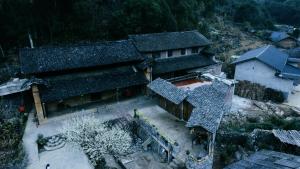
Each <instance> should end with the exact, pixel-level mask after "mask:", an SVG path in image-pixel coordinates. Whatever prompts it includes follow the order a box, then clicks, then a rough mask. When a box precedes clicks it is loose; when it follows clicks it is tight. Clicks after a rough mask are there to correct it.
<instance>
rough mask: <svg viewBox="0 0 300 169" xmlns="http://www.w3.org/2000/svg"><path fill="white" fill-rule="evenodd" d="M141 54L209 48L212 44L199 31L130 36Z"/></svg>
mask: <svg viewBox="0 0 300 169" xmlns="http://www.w3.org/2000/svg"><path fill="white" fill-rule="evenodd" d="M129 38H130V39H132V40H133V41H134V43H135V45H136V47H137V48H138V50H139V51H141V52H154V51H163V50H170V49H181V48H191V47H200V46H207V45H209V44H210V43H211V42H210V41H209V40H208V39H207V38H206V37H204V36H203V35H202V34H201V33H199V32H198V31H186V32H164V33H151V34H140V35H129Z"/></svg>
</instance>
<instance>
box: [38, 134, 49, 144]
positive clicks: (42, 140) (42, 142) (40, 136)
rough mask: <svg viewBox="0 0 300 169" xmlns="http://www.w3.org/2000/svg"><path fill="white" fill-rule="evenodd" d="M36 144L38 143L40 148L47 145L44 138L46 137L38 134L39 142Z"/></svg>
mask: <svg viewBox="0 0 300 169" xmlns="http://www.w3.org/2000/svg"><path fill="white" fill-rule="evenodd" d="M36 143H37V144H38V145H39V146H44V145H46V143H47V140H46V139H45V138H44V135H43V134H38V138H37V140H36Z"/></svg>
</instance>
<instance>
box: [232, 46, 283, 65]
mask: <svg viewBox="0 0 300 169" xmlns="http://www.w3.org/2000/svg"><path fill="white" fill-rule="evenodd" d="M253 59H257V60H259V61H261V62H262V63H265V64H266V65H268V66H270V67H272V68H273V69H275V70H278V71H282V70H283V68H284V67H285V64H286V62H287V59H288V54H286V53H285V52H282V51H280V50H279V49H277V48H276V47H274V46H272V45H267V46H263V47H260V48H257V49H254V50H250V51H248V52H246V53H245V54H243V55H241V56H240V57H239V58H238V59H237V60H236V61H234V62H233V63H234V64H238V63H242V62H246V61H249V60H253Z"/></svg>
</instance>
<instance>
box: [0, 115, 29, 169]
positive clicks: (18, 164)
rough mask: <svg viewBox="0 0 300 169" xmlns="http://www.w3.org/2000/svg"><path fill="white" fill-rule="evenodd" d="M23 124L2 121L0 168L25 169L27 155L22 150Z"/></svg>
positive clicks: (0, 129)
mask: <svg viewBox="0 0 300 169" xmlns="http://www.w3.org/2000/svg"><path fill="white" fill-rule="evenodd" d="M22 126H23V124H22V122H21V121H19V120H11V121H3V120H0V133H1V134H0V168H8V169H9V168H12V169H16V168H20V169H21V168H24V167H25V164H26V158H25V153H24V150H23V148H22V135H23V134H22V133H23V127H22Z"/></svg>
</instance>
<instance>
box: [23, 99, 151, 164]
mask: <svg viewBox="0 0 300 169" xmlns="http://www.w3.org/2000/svg"><path fill="white" fill-rule="evenodd" d="M154 104H156V103H155V102H154V101H153V100H152V99H150V98H147V97H144V96H140V97H136V98H133V99H129V100H125V101H120V102H116V103H109V104H105V105H100V106H95V107H93V108H89V109H86V110H82V111H77V112H72V113H68V114H64V115H61V116H57V117H52V118H49V119H47V121H46V122H44V123H43V124H41V125H39V126H37V125H36V122H34V116H33V113H30V114H29V118H28V121H27V125H26V129H25V133H24V136H23V144H24V148H25V151H26V153H27V155H28V160H29V165H28V167H27V169H43V168H45V166H46V164H47V163H49V164H50V166H51V168H55V169H92V168H93V167H92V165H91V164H90V163H89V160H88V158H87V156H86V155H85V154H84V153H83V151H81V150H80V148H79V147H76V146H75V147H74V145H70V144H69V143H67V144H66V145H65V146H64V147H63V148H61V149H58V150H54V151H45V152H42V153H38V149H37V145H36V140H37V137H38V134H43V135H44V136H45V137H48V136H53V135H56V134H59V128H60V127H61V126H62V125H63V123H64V121H65V120H67V119H69V118H72V117H75V116H83V115H94V116H95V117H96V118H97V117H99V118H101V119H102V120H103V122H104V121H107V120H111V119H116V118H119V117H122V116H124V115H126V114H130V115H133V110H134V109H139V108H144V107H148V106H153V105H154Z"/></svg>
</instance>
